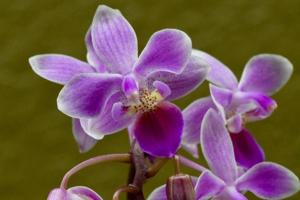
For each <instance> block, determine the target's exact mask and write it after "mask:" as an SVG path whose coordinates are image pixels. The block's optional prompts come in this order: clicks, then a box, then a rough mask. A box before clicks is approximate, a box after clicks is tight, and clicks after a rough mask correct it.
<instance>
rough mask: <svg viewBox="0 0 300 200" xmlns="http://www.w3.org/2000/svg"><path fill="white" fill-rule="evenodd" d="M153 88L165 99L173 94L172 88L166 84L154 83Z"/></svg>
mask: <svg viewBox="0 0 300 200" xmlns="http://www.w3.org/2000/svg"><path fill="white" fill-rule="evenodd" d="M153 86H154V88H155V89H156V90H157V91H158V93H159V94H160V95H161V96H162V97H163V98H164V99H166V98H167V97H168V96H170V94H171V93H172V91H171V89H170V87H169V86H168V85H167V84H165V83H164V82H161V81H154V82H153Z"/></svg>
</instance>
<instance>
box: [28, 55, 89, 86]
mask: <svg viewBox="0 0 300 200" xmlns="http://www.w3.org/2000/svg"><path fill="white" fill-rule="evenodd" d="M29 63H30V65H31V67H32V69H33V71H34V72H35V73H37V74H38V75H39V76H41V77H43V78H45V79H47V80H49V81H52V82H54V83H59V84H66V83H67V82H68V81H70V80H71V79H72V78H73V77H74V76H76V75H79V74H81V73H93V72H95V69H94V68H93V67H92V66H90V65H89V64H87V63H85V62H82V61H80V60H77V59H76V58H72V57H70V56H65V55H60V54H44V55H37V56H33V57H31V58H29Z"/></svg>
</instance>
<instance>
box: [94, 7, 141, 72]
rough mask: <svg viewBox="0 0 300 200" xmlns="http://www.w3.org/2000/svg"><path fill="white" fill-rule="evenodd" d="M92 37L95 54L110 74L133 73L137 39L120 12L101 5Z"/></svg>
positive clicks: (95, 18)
mask: <svg viewBox="0 0 300 200" xmlns="http://www.w3.org/2000/svg"><path fill="white" fill-rule="evenodd" d="M91 35H92V40H93V46H94V49H95V52H96V53H97V55H98V57H99V59H100V61H101V63H103V64H104V65H105V66H106V69H107V70H108V71H109V72H111V73H119V74H126V73H128V72H130V71H131V68H132V66H133V64H134V63H135V62H136V60H137V38H136V35H135V32H134V30H133V28H132V27H131V25H130V24H129V23H128V21H127V20H126V19H125V18H124V17H123V15H122V14H121V13H120V11H118V10H115V9H112V8H109V7H107V6H104V5H100V6H99V7H98V9H97V11H96V14H95V17H94V20H93V23H92V26H91Z"/></svg>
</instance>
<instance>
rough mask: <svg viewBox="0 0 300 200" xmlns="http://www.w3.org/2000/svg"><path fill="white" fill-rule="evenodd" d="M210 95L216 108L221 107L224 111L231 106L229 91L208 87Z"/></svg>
mask: <svg viewBox="0 0 300 200" xmlns="http://www.w3.org/2000/svg"><path fill="white" fill-rule="evenodd" d="M209 89H210V94H211V97H212V99H213V101H214V102H215V104H216V105H217V106H221V107H223V108H224V109H226V108H228V107H229V106H231V104H232V99H233V92H232V91H231V90H228V89H225V88H220V87H218V86H215V85H212V84H210V85H209Z"/></svg>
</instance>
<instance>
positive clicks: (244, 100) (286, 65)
mask: <svg viewBox="0 0 300 200" xmlns="http://www.w3.org/2000/svg"><path fill="white" fill-rule="evenodd" d="M198 56H199V57H201V58H202V59H203V60H205V61H206V62H207V63H208V64H209V65H210V66H211V70H210V72H209V74H208V76H207V80H208V81H210V82H211V83H212V84H210V93H211V98H210V97H206V98H203V99H199V100H197V101H195V102H194V103H192V104H191V105H190V106H189V107H187V108H186V109H185V110H184V111H183V115H184V121H185V124H186V125H185V129H184V136H183V146H184V147H185V148H186V149H187V150H188V151H190V152H191V153H193V155H195V156H197V155H198V148H197V144H198V143H199V142H198V141H199V138H200V129H201V123H199V122H200V121H201V120H202V119H203V116H204V114H205V113H206V112H207V110H208V109H209V108H214V109H217V110H219V111H220V113H222V116H223V117H224V119H225V120H226V125H227V129H228V131H229V132H230V133H232V134H231V139H232V142H233V144H234V151H235V155H236V160H237V162H238V163H239V164H240V165H241V166H243V167H246V168H249V167H251V166H253V165H254V164H256V163H259V162H261V161H263V160H264V152H263V150H262V148H261V147H260V146H259V144H258V143H257V142H256V140H255V139H254V138H253V136H252V135H251V134H250V133H249V131H248V130H246V129H245V128H244V125H245V123H247V122H252V121H256V120H261V119H264V118H266V117H268V116H270V115H271V113H272V112H273V110H274V109H275V108H276V107H277V104H276V102H275V101H274V100H273V99H272V98H270V96H271V95H272V94H274V93H275V92H277V91H278V90H280V89H281V88H282V87H283V86H284V85H285V84H286V83H287V81H288V80H289V78H290V77H291V74H292V71H293V66H292V64H291V63H290V62H289V61H288V60H287V59H286V58H284V57H282V56H279V55H272V54H261V55H258V56H254V57H253V58H251V59H250V60H249V62H248V63H247V64H246V67H245V69H244V72H243V74H242V78H241V80H240V82H239V83H238V81H237V78H236V77H235V76H234V74H233V73H232V71H231V70H230V69H229V68H227V67H226V66H225V65H224V64H222V63H221V62H220V61H218V60H217V59H215V58H213V57H212V56H210V55H208V54H207V53H204V52H201V51H198Z"/></svg>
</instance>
